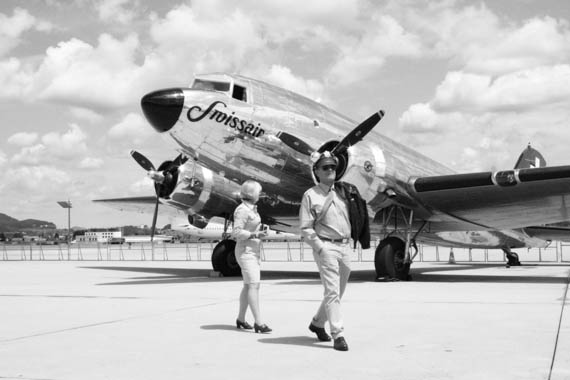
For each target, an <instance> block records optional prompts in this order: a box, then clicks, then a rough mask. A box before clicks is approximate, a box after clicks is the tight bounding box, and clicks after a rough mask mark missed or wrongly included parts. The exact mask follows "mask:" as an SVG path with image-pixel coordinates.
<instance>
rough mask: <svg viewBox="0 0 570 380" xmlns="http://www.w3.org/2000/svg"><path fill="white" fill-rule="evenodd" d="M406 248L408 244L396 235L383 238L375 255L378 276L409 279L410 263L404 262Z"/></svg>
mask: <svg viewBox="0 0 570 380" xmlns="http://www.w3.org/2000/svg"><path fill="white" fill-rule="evenodd" d="M405 249H406V244H405V243H404V242H403V241H402V240H400V239H398V238H396V237H389V238H387V239H384V240H382V241H381V242H380V245H379V246H378V248H376V254H375V255H374V266H375V267H376V276H377V277H387V278H388V279H398V280H403V281H407V280H408V278H409V273H410V263H405V262H404V258H405V256H406V255H405V252H404V251H405Z"/></svg>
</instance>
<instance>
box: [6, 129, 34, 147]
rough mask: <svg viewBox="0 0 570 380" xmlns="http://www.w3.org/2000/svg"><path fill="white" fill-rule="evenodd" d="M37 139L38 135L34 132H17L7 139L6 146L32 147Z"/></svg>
mask: <svg viewBox="0 0 570 380" xmlns="http://www.w3.org/2000/svg"><path fill="white" fill-rule="evenodd" d="M37 139H38V134H37V133H35V132H18V133H16V134H13V135H12V136H10V137H8V144H12V145H17V146H27V145H32V144H33V143H35V142H36V140H37Z"/></svg>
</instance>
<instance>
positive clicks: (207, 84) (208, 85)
mask: <svg viewBox="0 0 570 380" xmlns="http://www.w3.org/2000/svg"><path fill="white" fill-rule="evenodd" d="M192 88H193V89H196V90H212V91H222V92H227V91H229V90H230V84H229V83H228V82H214V81H209V80H203V79H196V80H195V81H194V83H193V84H192Z"/></svg>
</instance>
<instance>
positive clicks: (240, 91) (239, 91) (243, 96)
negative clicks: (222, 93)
mask: <svg viewBox="0 0 570 380" xmlns="http://www.w3.org/2000/svg"><path fill="white" fill-rule="evenodd" d="M232 98H234V99H237V100H241V101H242V102H247V92H246V91H245V87H242V86H240V85H237V84H234V92H233V94H232Z"/></svg>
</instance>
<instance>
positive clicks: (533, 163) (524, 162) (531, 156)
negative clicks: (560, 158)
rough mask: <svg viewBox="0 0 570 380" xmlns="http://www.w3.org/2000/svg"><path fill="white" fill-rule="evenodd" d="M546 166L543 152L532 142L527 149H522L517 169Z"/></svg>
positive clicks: (516, 165)
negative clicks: (532, 145)
mask: <svg viewBox="0 0 570 380" xmlns="http://www.w3.org/2000/svg"><path fill="white" fill-rule="evenodd" d="M545 166H546V160H545V159H544V157H542V154H540V152H539V151H538V150H536V149H534V148H533V147H531V146H530V143H529V144H528V146H527V147H526V149H525V150H523V151H522V153H521V155H520V156H519V159H518V160H517V163H516V164H515V169H528V168H542V167H545Z"/></svg>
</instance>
